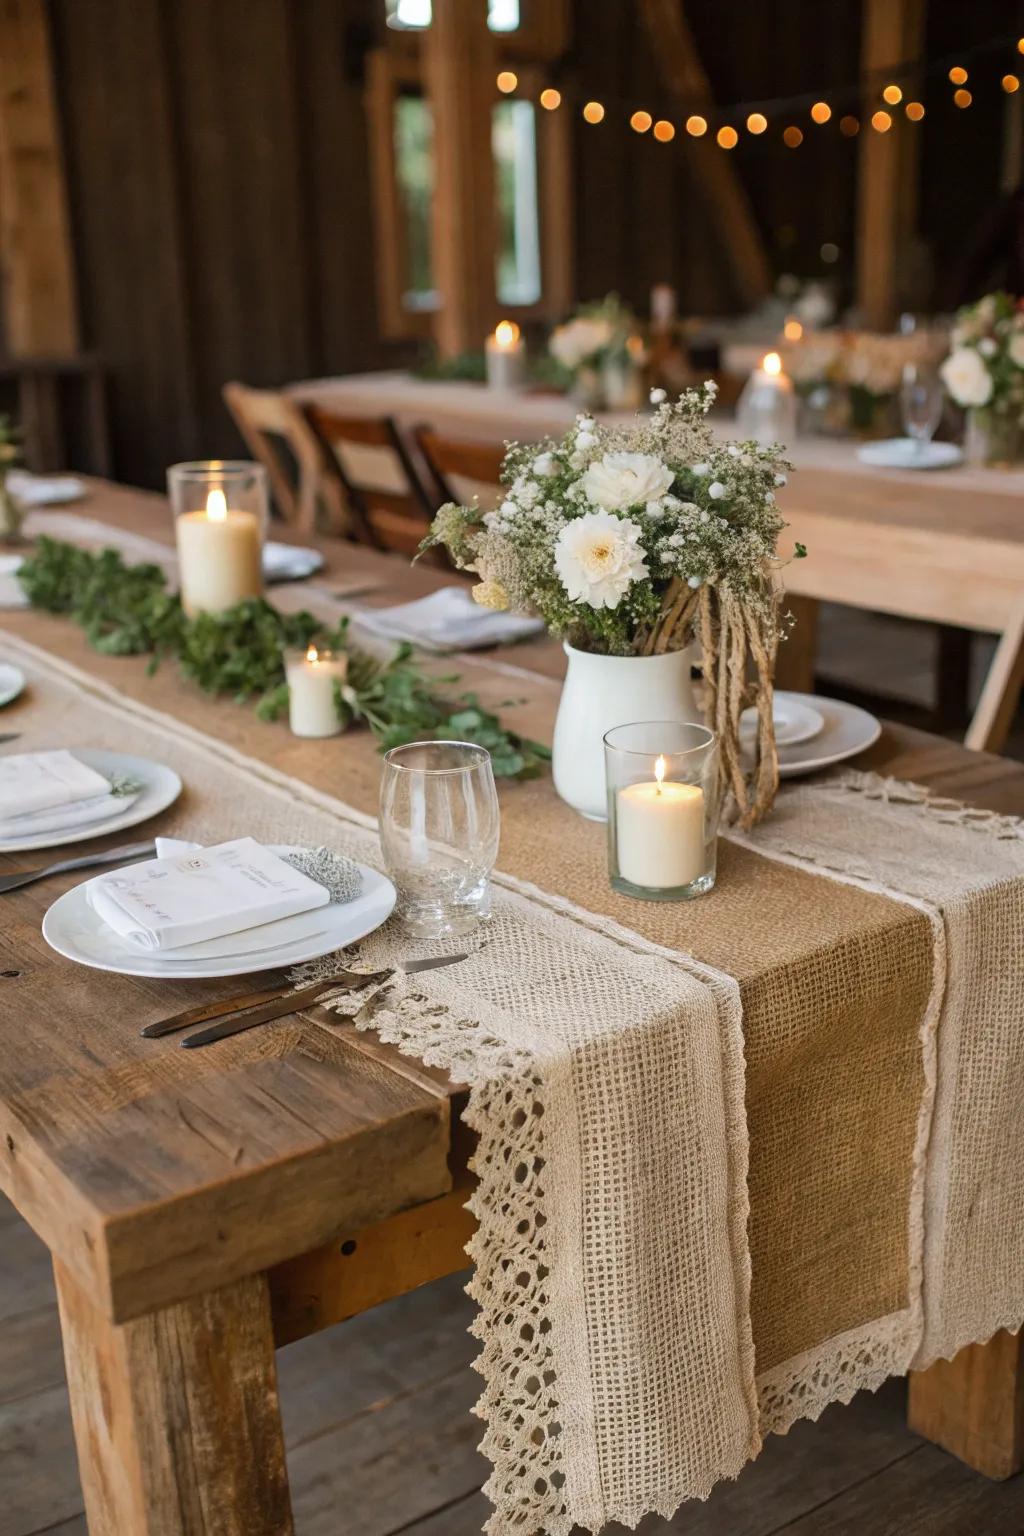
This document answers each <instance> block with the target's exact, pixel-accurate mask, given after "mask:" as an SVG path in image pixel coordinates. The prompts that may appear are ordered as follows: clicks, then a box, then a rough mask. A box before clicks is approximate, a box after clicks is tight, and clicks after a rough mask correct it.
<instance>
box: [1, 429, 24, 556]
mask: <svg viewBox="0 0 1024 1536" xmlns="http://www.w3.org/2000/svg"><path fill="white" fill-rule="evenodd" d="M20 463H21V433H20V432H19V431H18V429H17V427H16V426H15V425H14V422H13V421H12V420H11V418H10V416H7V415H5V414H3V413H0V544H17V543H19V542H20V540H21V528H22V524H23V523H24V521H25V510H24V508H23V507H22V506H21V504H20V503H19V502H18V500H17V498H16V497H15V495H14V493H13V492H12V490H11V488H10V486H9V485H8V484H7V476H8V474H9V473H10V471H11V470H12V469H14V468H15V467H16V466H17V465H18V464H20Z"/></svg>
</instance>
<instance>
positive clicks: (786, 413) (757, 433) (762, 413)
mask: <svg viewBox="0 0 1024 1536" xmlns="http://www.w3.org/2000/svg"><path fill="white" fill-rule="evenodd" d="M736 425H737V427H738V429H739V433H740V436H741V437H744V438H752V439H753V440H754V442H755V443H759V444H760V445H761V446H762V447H764V448H767V447H768V446H769V445H770V444H771V443H783V444H785V443H788V442H792V440H793V438H794V437H795V436H796V394H795V392H794V390H793V381H792V379H790V378H789V377H788V376H787V375H786V374H785V373H783V371H782V359H781V357H780V356H779V354H778V353H777V352H769V353H768V355H767V357H765V358H764V359H763V361H762V363H761V366H760V368H755V369H754V371H753V373H752V374H751V375H750V378H749V379H748V380H747V382H746V383H745V384H744V386H743V392H742V394H741V395H740V398H739V401H738V403H737V406H736Z"/></svg>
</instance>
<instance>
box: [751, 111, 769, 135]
mask: <svg viewBox="0 0 1024 1536" xmlns="http://www.w3.org/2000/svg"><path fill="white" fill-rule="evenodd" d="M767 127H768V119H767V118H766V117H765V115H764V113H763V112H751V114H750V116H749V117H748V118H747V132H748V133H764V131H765V129H766V128H767Z"/></svg>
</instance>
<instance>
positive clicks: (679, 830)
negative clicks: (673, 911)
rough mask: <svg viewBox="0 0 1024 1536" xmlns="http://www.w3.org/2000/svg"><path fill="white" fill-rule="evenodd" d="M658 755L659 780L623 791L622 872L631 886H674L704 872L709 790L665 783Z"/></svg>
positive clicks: (619, 822)
mask: <svg viewBox="0 0 1024 1536" xmlns="http://www.w3.org/2000/svg"><path fill="white" fill-rule="evenodd" d="M664 775H665V759H664V758H663V757H659V758H658V760H657V762H656V764H655V767H654V779H653V781H652V782H650V783H645V784H627V785H626V787H625V788H624V789H620V790H619V792H618V804H617V806H616V841H617V853H618V865H619V874H620V875H621V877H622V878H623V879H624V880H628V881H629V882H630V884H631V885H637V886H643V887H645V888H646V889H648V890H673V889H676V888H678V887H679V886H684V885H691V884H692V883H693V881H695V880H698V879H699V878H700V877H701V875H703V874H704V872H705V869H706V867H707V853H706V849H705V836H704V791H703V790H702V789H701V787H700V785H699V784H676V783H673V782H671V781H670V782H668V783H665V782H664Z"/></svg>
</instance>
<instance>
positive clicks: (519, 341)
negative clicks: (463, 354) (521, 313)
mask: <svg viewBox="0 0 1024 1536" xmlns="http://www.w3.org/2000/svg"><path fill="white" fill-rule="evenodd" d="M486 357H487V383H488V384H489V385H490V387H491V389H521V388H522V386H523V384H524V383H525V382H526V343H525V341H524V340H523V338H522V337H521V336H520V334H519V327H518V325H516V323H515V321H514V320H502V321H501V322H500V323H499V324H498V325H497V326H495V329H494V335H493V336H488V338H487V344H486Z"/></svg>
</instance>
